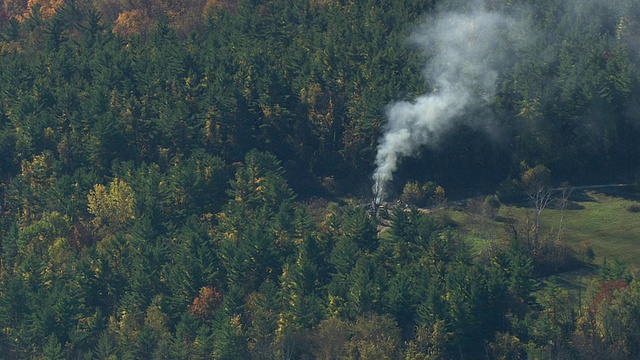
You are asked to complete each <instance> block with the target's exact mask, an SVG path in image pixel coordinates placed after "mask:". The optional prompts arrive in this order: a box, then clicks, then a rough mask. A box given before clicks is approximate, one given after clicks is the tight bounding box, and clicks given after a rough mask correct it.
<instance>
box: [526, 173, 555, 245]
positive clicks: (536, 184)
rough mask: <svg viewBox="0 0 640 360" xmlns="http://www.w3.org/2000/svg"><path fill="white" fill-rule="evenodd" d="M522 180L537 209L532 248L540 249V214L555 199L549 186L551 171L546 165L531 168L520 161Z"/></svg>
mask: <svg viewBox="0 0 640 360" xmlns="http://www.w3.org/2000/svg"><path fill="white" fill-rule="evenodd" d="M520 166H521V175H520V180H521V181H522V185H523V186H524V188H525V191H526V192H527V196H528V197H529V200H530V201H531V203H532V204H533V206H534V209H535V224H534V229H533V239H532V240H533V242H532V244H531V247H532V249H533V250H534V252H535V251H537V250H538V248H539V246H540V241H539V238H540V215H541V214H542V212H543V211H544V209H546V208H547V206H548V205H549V203H551V201H552V200H553V195H554V193H555V191H554V190H553V189H552V188H551V187H550V186H549V181H550V180H551V171H549V169H547V167H546V166H544V165H536V166H534V167H533V168H530V167H529V166H528V165H527V164H526V163H525V162H522V163H520Z"/></svg>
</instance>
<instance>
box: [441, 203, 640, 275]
mask: <svg viewBox="0 0 640 360" xmlns="http://www.w3.org/2000/svg"><path fill="white" fill-rule="evenodd" d="M632 195H633V194H625V193H621V192H618V194H617V195H607V194H605V193H603V192H599V191H581V192H579V193H576V194H575V195H573V196H572V198H571V199H570V200H571V206H569V209H566V210H565V211H564V220H563V225H562V227H563V231H562V239H563V240H564V241H566V242H567V243H568V244H569V245H570V246H572V247H573V248H574V249H578V248H579V247H580V246H581V244H587V245H590V246H591V247H592V249H593V251H594V253H595V256H596V258H595V262H596V264H599V263H602V261H603V260H604V259H605V258H606V259H609V260H612V259H619V260H622V261H624V262H625V263H627V264H629V265H631V266H632V267H634V268H640V212H631V211H629V210H628V209H629V207H630V206H632V205H639V204H640V203H639V202H638V201H634V200H631V198H632ZM466 211H467V210H463V209H458V210H455V209H452V210H450V211H449V213H448V214H449V216H450V218H451V219H452V220H453V221H454V222H455V223H457V224H458V225H459V226H460V228H461V229H462V230H463V231H465V232H467V233H469V234H470V236H471V238H476V241H480V240H478V239H477V238H478V237H477V236H474V235H473V234H478V233H479V232H481V231H484V233H485V234H486V227H487V225H486V224H484V225H483V226H484V228H483V230H480V229H479V228H478V227H479V225H478V224H477V223H474V222H473V221H470V216H469V215H468V213H466ZM500 218H501V219H507V218H511V219H515V220H517V221H518V222H519V224H520V226H522V224H524V223H525V222H526V220H527V218H528V219H530V221H531V222H533V221H534V212H533V209H531V208H527V207H517V206H505V205H503V206H502V207H501V208H500V212H499V219H500ZM560 218H561V211H560V210H558V209H555V208H553V207H552V206H549V207H548V208H547V209H545V210H544V212H543V213H542V217H541V233H540V234H541V236H554V237H555V236H556V234H557V233H558V228H559V225H560ZM494 225H495V226H494V229H495V230H494V231H495V232H494V236H495V237H497V238H499V237H508V236H509V235H508V233H507V229H506V228H507V226H505V223H502V222H496V223H495V224H494Z"/></svg>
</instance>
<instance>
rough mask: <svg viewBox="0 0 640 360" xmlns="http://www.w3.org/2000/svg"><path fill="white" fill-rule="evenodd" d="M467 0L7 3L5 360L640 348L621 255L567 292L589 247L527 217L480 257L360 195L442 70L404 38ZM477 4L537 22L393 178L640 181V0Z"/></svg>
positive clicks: (1, 324)
mask: <svg viewBox="0 0 640 360" xmlns="http://www.w3.org/2000/svg"><path fill="white" fill-rule="evenodd" d="M461 3H462V5H461V4H458V2H457V1H447V0H393V1H392V0H364V1H347V0H303V1H300V0H269V1H258V0H206V1H205V0H200V1H192V2H187V1H177V0H157V1H155V0H128V1H106V0H75V1H73V0H69V1H64V0H29V1H26V0H10V1H4V2H2V3H1V4H2V12H1V13H0V61H1V63H0V91H1V96H0V185H1V187H0V195H1V196H0V245H1V247H0V352H1V355H0V357H5V358H7V359H25V358H34V359H211V358H213V359H272V358H273V359H275V358H277V359H407V360H408V359H458V358H460V359H462V358H465V359H488V358H491V359H494V358H495V359H521V358H532V359H543V358H545V359H579V358H583V359H625V358H629V359H635V358H637V356H638V354H640V315H639V314H640V282H639V281H638V280H636V279H635V278H634V276H633V275H632V271H630V270H629V269H628V268H627V267H626V266H624V264H621V263H620V262H617V261H611V262H608V263H605V264H603V265H602V266H600V269H599V271H598V274H597V276H595V277H594V279H593V282H592V284H591V285H590V286H588V287H587V289H586V290H585V291H584V293H580V298H579V299H577V298H576V297H575V296H574V294H573V293H570V292H569V291H568V290H567V289H565V288H563V287H561V286H558V285H557V284H556V283H555V282H554V281H553V280H549V278H548V277H547V276H549V275H552V274H554V273H557V272H558V271H561V270H566V269H569V268H576V267H579V266H581V265H582V264H584V263H587V262H588V261H589V259H590V257H589V256H583V255H581V254H580V253H579V252H578V251H576V250H574V249H570V248H568V247H567V246H566V245H563V244H562V243H561V242H557V241H547V240H546V238H545V239H543V236H540V237H539V234H538V228H537V227H536V226H533V227H531V226H530V225H531V224H528V223H527V224H509V226H510V229H511V230H512V231H511V234H512V235H511V236H507V237H505V238H500V239H494V240H493V241H494V243H493V245H492V246H491V247H489V248H488V250H486V251H482V252H478V251H476V249H474V248H473V247H472V246H470V244H469V242H468V241H467V239H466V238H465V234H463V233H462V232H460V231H458V230H457V229H456V227H455V226H453V225H452V222H451V220H450V219H447V217H446V216H438V214H437V213H432V214H429V213H427V212H425V211H419V210H418V209H416V208H414V207H413V206H407V207H406V208H404V207H398V208H396V209H390V210H388V212H387V213H386V214H384V215H381V214H377V213H376V212H375V211H374V212H373V214H372V212H371V211H367V210H366V209H365V208H364V207H362V206H358V205H357V204H358V203H359V202H360V200H362V199H364V200H362V201H365V202H367V201H369V200H370V199H371V196H372V195H371V186H372V177H371V174H372V171H373V170H374V167H375V165H374V159H375V156H376V149H377V146H378V141H379V139H380V136H381V134H382V132H383V129H384V124H385V123H386V120H387V119H386V118H385V109H386V107H387V105H388V104H389V103H391V102H393V101H398V100H404V99H412V98H414V97H415V96H417V95H419V94H424V93H428V92H429V91H432V90H433V87H434V86H433V85H434V84H430V83H429V81H428V80H425V78H424V77H423V76H422V72H423V68H424V64H425V62H427V61H428V60H429V56H430V55H429V54H428V51H427V52H426V53H425V52H424V51H417V50H416V49H414V48H413V47H412V46H411V45H410V44H409V43H408V42H407V38H408V37H409V36H410V34H411V32H412V31H413V30H414V29H415V28H416V27H417V26H418V25H419V23H420V22H421V21H424V19H425V16H427V15H428V14H434V13H437V12H438V11H440V9H442V8H447V7H459V6H462V7H464V2H461ZM470 3H473V2H470ZM483 6H485V7H487V8H489V9H493V10H495V11H500V12H502V13H507V14H508V13H518V14H519V15H518V16H519V17H522V16H523V15H522V14H525V15H524V16H526V19H527V21H530V22H531V24H532V26H534V29H535V34H536V36H535V37H534V41H532V42H531V44H530V45H531V46H529V47H527V48H522V49H517V51H515V50H514V53H513V54H511V61H510V65H509V67H507V68H503V69H500V72H499V76H498V79H497V92H496V94H495V96H493V97H492V98H491V99H490V101H489V103H488V104H487V106H486V107H485V108H484V109H483V110H482V111H476V112H473V113H471V114H463V116H465V117H468V118H469V119H468V120H466V121H461V122H460V126H458V127H457V128H456V129H455V130H453V131H450V132H448V133H447V134H445V135H443V137H442V138H441V139H439V142H438V146H437V147H435V146H425V147H424V149H421V151H420V156H418V157H415V158H408V159H405V160H404V161H403V163H402V164H401V166H400V168H399V170H398V174H397V176H396V178H395V180H394V182H393V185H392V186H393V187H394V191H392V192H391V194H392V195H397V196H396V197H401V198H402V199H403V201H405V203H407V204H409V203H412V202H413V203H416V204H417V203H419V202H431V203H436V204H442V203H443V202H444V199H443V198H444V194H445V193H444V189H447V192H448V193H456V192H460V193H463V192H468V191H470V189H472V191H478V190H477V189H483V191H490V192H493V191H496V190H498V192H497V193H498V195H501V196H500V197H495V196H490V197H487V199H486V201H484V202H480V203H478V204H477V207H478V208H479V209H480V211H479V214H481V215H482V216H484V217H488V218H495V216H496V214H495V211H496V209H497V208H498V207H499V206H500V204H499V203H500V201H503V202H506V201H513V200H514V199H515V200H516V201H518V199H520V198H521V197H526V195H524V194H525V193H526V190H527V189H528V188H527V186H529V185H531V186H537V185H538V180H540V179H542V178H544V180H545V185H544V186H548V185H547V184H559V183H560V182H563V181H569V182H570V183H572V184H586V183H605V182H610V181H625V182H635V181H637V176H638V175H639V170H640V143H639V142H638V140H637V139H638V138H640V117H639V116H638V112H639V111H640V99H639V98H638V94H640V81H639V80H640V78H639V75H640V67H639V65H640V59H639V55H640V53H639V51H640V49H639V48H638V44H639V43H640V4H639V3H637V1H622V0H621V1H613V2H604V1H583V2H576V3H572V2H570V1H566V2H565V1H555V0H544V1H530V0H492V1H486V3H485V4H484V5H483ZM523 9H526V11H524V10H523ZM474 116H475V117H486V118H490V119H491V120H490V122H489V123H490V124H491V126H490V129H489V128H487V126H474V124H475V122H474V121H473V117H474ZM482 124H485V125H486V124H488V122H482ZM527 164H529V165H527ZM421 184H426V185H424V186H423V185H421ZM437 184H440V185H441V186H436V185H437ZM532 184H533V185H532ZM421 186H422V187H421ZM426 188H429V196H431V195H430V194H435V195H434V196H433V197H432V198H431V199H426V200H424V201H411V196H410V195H411V191H412V190H414V192H415V193H420V191H421V189H426ZM530 188H531V187H530ZM530 188H529V189H530ZM434 189H435V192H434ZM537 189H538V188H535V189H534V190H536V191H537ZM539 189H542V187H539ZM520 193H522V196H521V195H520ZM534 193H535V191H534ZM401 195H402V196H401ZM418 195H424V194H418ZM416 196H417V195H416ZM345 198H350V199H352V200H343V199H345ZM354 198H355V199H356V200H353V199H354ZM414 200H415V199H414ZM379 216H383V217H384V219H382V220H381V219H380V217H379ZM383 220H384V221H383ZM523 229H526V231H525V230H523ZM531 229H534V231H533V232H531V231H529V230H531Z"/></svg>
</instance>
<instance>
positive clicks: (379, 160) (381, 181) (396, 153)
mask: <svg viewBox="0 0 640 360" xmlns="http://www.w3.org/2000/svg"><path fill="white" fill-rule="evenodd" d="M526 23H527V22H526V21H524V20H523V18H521V17H517V16H515V15H513V14H512V15H506V13H505V12H502V11H497V10H489V9H487V7H486V6H483V5H482V4H479V5H472V6H467V8H466V9H464V10H460V11H450V10H444V11H439V12H436V16H434V17H430V18H428V19H426V21H425V22H424V25H423V26H421V27H420V28H418V29H417V30H416V31H415V32H414V33H413V35H411V37H410V42H411V43H412V44H415V45H416V46H417V47H418V48H419V49H420V50H422V51H424V53H425V55H426V57H427V58H428V62H427V64H426V65H425V67H424V74H423V75H424V77H425V78H426V80H427V81H428V82H429V84H432V85H433V90H432V91H431V92H430V93H428V94H424V95H421V96H419V97H417V98H415V99H413V100H410V101H399V102H395V103H392V104H389V105H388V106H387V109H386V117H387V120H388V122H387V124H386V126H385V127H384V129H383V130H384V133H383V136H382V138H381V139H380V142H379V145H378V153H377V156H376V166H377V168H376V170H375V172H374V174H373V180H374V186H373V192H374V196H375V199H376V201H382V200H383V199H384V198H385V197H386V196H387V187H388V184H389V182H390V181H391V180H392V179H393V174H394V172H395V171H396V170H397V169H398V165H399V163H400V161H401V159H402V158H403V157H406V156H415V155H417V153H418V151H419V150H420V148H421V147H422V146H425V145H431V146H433V145H436V144H437V143H438V139H439V137H440V136H441V135H442V134H443V133H444V132H446V131H448V130H450V129H451V128H453V127H454V126H455V125H456V124H457V123H459V122H460V121H469V120H464V119H465V118H467V119H468V118H469V117H470V116H465V115H469V114H470V113H471V111H473V110H477V109H479V108H480V107H483V106H486V105H487V103H488V102H489V101H490V100H491V99H492V98H493V97H494V95H495V91H496V82H497V80H498V77H499V73H500V71H501V69H503V68H504V67H506V66H507V64H509V62H510V61H512V55H513V49H514V47H518V46H521V44H522V43H523V42H525V40H526V39H527V38H528V37H529V34H528V33H527V30H526V28H527V26H526ZM487 120H489V119H482V118H473V119H472V120H471V121H473V122H474V123H476V125H478V123H483V122H486V121H487Z"/></svg>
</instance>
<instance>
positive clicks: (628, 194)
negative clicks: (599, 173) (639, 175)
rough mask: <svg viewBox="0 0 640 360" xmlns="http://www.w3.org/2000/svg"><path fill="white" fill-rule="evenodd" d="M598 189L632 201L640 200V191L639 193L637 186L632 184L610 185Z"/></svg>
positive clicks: (603, 192) (608, 194) (609, 194)
mask: <svg viewBox="0 0 640 360" xmlns="http://www.w3.org/2000/svg"><path fill="white" fill-rule="evenodd" d="M596 191H597V192H599V193H602V194H604V195H607V196H612V197H618V198H623V199H626V200H632V201H640V193H638V191H637V188H636V187H635V186H632V185H628V186H615V187H608V188H602V189H597V190H596Z"/></svg>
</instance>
